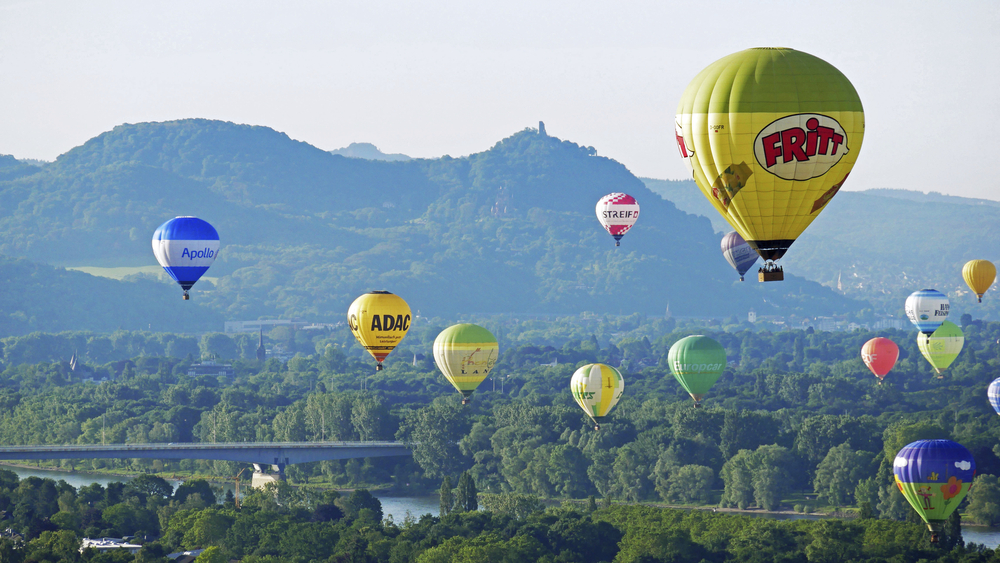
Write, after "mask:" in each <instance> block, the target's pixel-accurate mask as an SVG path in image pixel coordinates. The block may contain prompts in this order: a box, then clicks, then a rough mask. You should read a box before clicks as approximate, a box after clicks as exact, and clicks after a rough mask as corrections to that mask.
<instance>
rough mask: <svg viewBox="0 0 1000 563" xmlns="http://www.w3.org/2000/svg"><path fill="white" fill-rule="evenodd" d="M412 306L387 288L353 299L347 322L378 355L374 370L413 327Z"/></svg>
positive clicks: (370, 351)
mask: <svg viewBox="0 0 1000 563" xmlns="http://www.w3.org/2000/svg"><path fill="white" fill-rule="evenodd" d="M410 321H411V317H410V306H409V305H407V304H406V301H403V298H402V297H400V296H398V295H395V294H392V293H389V292H388V291H371V292H368V293H366V294H364V295H362V296H361V297H358V298H357V299H355V300H354V303H351V307H350V308H349V309H348V310H347V324H348V326H350V327H351V332H352V333H354V338H357V339H358V342H360V343H361V345H362V346H364V348H365V350H367V351H368V353H369V354H371V355H372V357H373V358H375V361H376V362H378V364H377V365H376V366H375V371H379V370H381V369H382V362H383V361H384V360H385V357H386V356H388V355H389V353H391V352H392V351H393V349H395V348H396V345H398V344H399V341H400V340H402V339H403V337H404V336H406V331H408V330H410Z"/></svg>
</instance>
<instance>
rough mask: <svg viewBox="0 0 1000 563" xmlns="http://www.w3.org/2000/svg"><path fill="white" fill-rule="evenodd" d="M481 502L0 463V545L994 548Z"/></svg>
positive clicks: (831, 524) (832, 526) (862, 528)
mask: <svg viewBox="0 0 1000 563" xmlns="http://www.w3.org/2000/svg"><path fill="white" fill-rule="evenodd" d="M487 496H492V497H496V498H493V499H491V504H490V506H489V507H487V508H486V509H485V510H484V511H476V510H467V509H466V508H465V507H463V506H456V509H455V510H454V511H452V512H450V513H449V514H447V515H446V516H441V517H435V516H432V515H430V514H427V515H423V516H420V517H419V519H418V518H415V517H412V516H410V515H407V516H406V517H405V518H404V519H403V520H402V521H401V522H395V521H394V520H393V519H385V520H383V518H382V516H383V514H382V508H381V504H380V503H379V501H378V499H375V498H374V497H372V495H371V494H370V493H368V492H367V491H365V490H355V491H354V492H352V493H350V494H349V495H346V496H341V495H340V494H338V493H336V492H333V491H329V492H325V493H321V494H315V493H311V492H310V491H309V489H303V488H299V489H296V488H293V487H290V486H289V485H287V484H285V483H273V484H270V485H267V486H266V487H265V488H262V489H256V490H252V491H251V492H249V493H248V494H247V495H246V496H245V497H243V499H242V502H241V504H240V506H239V507H237V506H236V504H235V502H234V499H233V497H232V495H231V494H229V495H227V496H226V498H225V499H224V501H223V502H222V503H221V504H216V502H215V500H216V499H215V498H214V493H213V492H212V490H211V488H210V487H209V486H208V485H207V484H206V483H205V482H204V481H189V482H186V483H184V484H183V485H181V486H180V487H178V489H177V490H176V491H174V490H173V487H172V486H171V485H170V484H169V483H167V482H166V481H164V480H162V479H160V478H158V477H152V476H149V475H144V476H141V477H139V478H137V479H134V480H132V481H130V482H128V483H126V484H122V483H111V484H110V485H108V487H102V486H101V485H97V484H95V485H91V486H88V487H83V488H81V489H79V490H76V489H74V488H73V487H70V486H68V485H66V483H65V482H64V481H59V482H55V481H52V480H51V479H39V478H37V477H29V478H27V479H24V480H22V481H18V479H17V477H16V475H14V474H13V473H11V472H9V471H0V504H2V505H3V506H5V507H7V509H8V510H9V511H11V512H12V514H13V516H12V523H13V525H14V526H16V527H18V528H20V529H24V530H27V533H26V534H25V536H24V537H23V538H6V537H5V538H2V539H0V558H2V560H3V561H10V562H15V563H21V562H48V561H51V562H57V561H58V562H75V561H94V562H117V561H123V562H124V561H139V562H145V563H152V562H157V563H160V562H166V561H168V559H166V558H165V556H166V555H167V554H169V553H176V552H179V551H182V550H193V549H204V551H203V552H202V553H201V555H200V556H199V558H198V559H199V560H200V561H206V562H209V563H214V562H225V561H230V560H238V561H242V562H244V563H271V562H278V561H282V562H295V563H299V562H302V563H305V562H309V561H326V562H365V563H368V562H371V563H376V562H386V563H403V562H409V561H414V562H417V563H436V562H470V563H472V562H475V563H484V562H485V563H491V562H497V563H500V562H510V563H520V562H522V561H546V562H558V561H577V562H581V563H598V562H611V561H614V562H616V563H633V562H635V563H639V562H643V561H674V562H681V563H684V562H691V563H700V562H718V563H722V562H733V563H737V562H763V561H810V562H827V561H829V562H837V563H848V562H853V561H869V562H871V561H918V560H919V561H928V562H930V561H947V562H953V563H980V562H982V563H986V562H989V561H997V560H998V559H1000V558H998V552H995V551H993V550H990V549H986V548H984V547H983V546H979V545H974V544H970V545H965V543H964V542H963V541H962V538H961V532H960V530H959V529H957V528H956V527H955V526H949V527H947V528H946V529H945V531H944V533H943V534H942V541H941V543H940V544H938V545H936V546H932V545H930V544H929V543H928V537H927V533H926V530H925V529H924V528H923V526H921V525H919V524H915V523H912V522H893V521H890V520H877V519H871V518H862V519H857V520H853V521H842V520H814V521H806V520H799V521H776V520H770V519H762V518H750V517H746V516H736V515H724V514H712V513H710V512H707V511H682V510H670V509H661V508H652V507H647V506H636V505H633V506H622V505H611V504H607V503H605V506H603V507H601V508H598V506H597V504H596V503H594V502H593V500H591V502H590V504H589V506H581V505H572V504H563V506H562V507H559V508H549V509H543V507H542V506H541V505H540V504H539V503H538V502H537V500H535V501H534V502H530V499H527V500H529V502H522V500H525V499H518V498H516V497H517V496H518V495H516V494H511V493H506V494H500V495H487ZM98 534H101V535H104V536H123V535H125V536H137V537H138V541H140V542H142V543H143V547H142V549H141V550H140V551H139V552H138V553H137V554H136V555H134V556H133V555H131V554H129V553H128V552H126V551H124V550H117V551H110V552H107V553H98V552H97V551H96V550H93V549H86V550H83V551H82V552H81V551H80V538H81V537H83V536H90V537H93V536H96V535H98Z"/></svg>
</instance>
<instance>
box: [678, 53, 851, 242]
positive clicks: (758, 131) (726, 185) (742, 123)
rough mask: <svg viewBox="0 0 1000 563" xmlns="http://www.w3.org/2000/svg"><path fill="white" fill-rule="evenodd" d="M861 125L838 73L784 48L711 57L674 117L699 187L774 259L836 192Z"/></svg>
mask: <svg viewBox="0 0 1000 563" xmlns="http://www.w3.org/2000/svg"><path fill="white" fill-rule="evenodd" d="M864 132H865V119H864V110H863V109H862V106H861V99H860V98H859V97H858V93H857V91H855V89H854V86H852V85H851V82H850V81H849V80H848V79H847V77H845V76H844V75H843V74H842V73H841V72H840V71H839V70H837V69H836V68H834V67H833V66H832V65H831V64H829V63H827V62H826V61H824V60H822V59H819V58H817V57H814V56H812V55H809V54H807V53H803V52H801V51H796V50H794V49H784V48H757V49H747V50H745V51H740V52H738V53H734V54H732V55H729V56H726V57H723V58H722V59H719V60H718V61H716V62H714V63H712V64H711V65H709V66H708V67H706V68H705V69H704V70H702V71H701V72H700V73H699V74H698V75H697V76H695V78H694V79H693V80H692V81H691V83H690V84H688V86H687V89H686V90H685V91H684V94H683V96H682V97H681V101H680V103H679V104H678V106H677V116H676V120H675V133H676V140H677V148H678V150H679V151H680V154H681V158H682V159H683V160H684V162H685V164H687V166H688V168H689V170H691V173H692V176H693V177H694V180H695V182H696V183H697V184H698V187H699V188H701V191H702V193H703V194H704V196H705V197H706V198H708V201H709V202H711V204H712V205H713V206H714V207H715V209H716V211H718V212H719V213H720V214H721V215H722V216H723V217H724V218H725V219H726V221H728V222H729V224H730V225H732V227H733V228H734V229H735V230H736V231H737V232H739V233H740V235H741V236H742V237H743V238H744V240H746V241H747V243H748V244H749V245H750V246H751V247H753V248H754V249H755V250H756V251H757V253H758V254H760V256H761V257H762V258H763V259H764V260H777V259H779V258H781V257H782V256H783V255H784V254H785V252H786V251H787V250H788V247H789V246H790V245H791V244H792V243H793V242H794V241H795V239H796V238H798V236H799V235H800V234H801V233H802V231H803V230H805V228H806V227H808V226H809V224H810V223H812V221H813V220H814V219H815V218H816V217H817V215H818V214H819V213H820V212H821V211H822V210H823V208H824V207H825V206H826V204H827V203H829V201H830V199H832V198H833V196H834V195H836V194H837V191H838V190H840V188H841V186H843V184H844V181H845V180H847V175H848V174H849V173H850V171H851V168H853V167H854V162H855V161H856V160H857V158H858V153H859V152H860V149H861V142H862V139H863V138H864Z"/></svg>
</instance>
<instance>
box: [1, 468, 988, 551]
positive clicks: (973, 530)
mask: <svg viewBox="0 0 1000 563" xmlns="http://www.w3.org/2000/svg"><path fill="white" fill-rule="evenodd" d="M2 467H3V468H4V469H10V470H11V471H13V472H14V473H17V476H18V477H19V478H21V479H24V478H25V477H41V478H46V479H55V480H56V481H58V480H60V479H62V480H64V481H66V482H67V483H69V484H70V485H72V486H73V487H76V488H78V489H79V488H80V487H84V486H87V485H90V484H92V483H100V484H101V485H104V486H107V484H108V483H113V482H116V481H119V482H120V481H128V480H129V479H130V478H129V477H117V476H110V475H101V474H93V473H81V472H74V473H70V472H68V471H59V470H50V469H33V468H28V467H12V466H2ZM167 481H169V482H170V484H171V485H174V486H175V487H176V486H177V485H178V484H180V483H181V481H178V480H170V479H167ZM223 489H224V490H233V484H232V483H224V484H223ZM374 494H375V496H376V497H377V498H378V499H379V501H380V502H381V503H382V513H383V515H384V516H385V517H387V518H388V517H390V516H391V517H392V519H393V521H394V522H396V523H397V524H399V523H401V522H402V521H403V520H404V519H405V518H406V516H407V513H409V515H411V516H412V517H413V518H415V519H418V520H419V519H420V516H422V515H424V514H434V515H437V513H438V510H439V501H438V497H437V495H427V496H418V497H396V496H387V495H382V494H379V493H377V492H376V493H374ZM743 514H747V515H748V516H754V517H760V518H775V519H778V520H802V519H808V520H815V519H818V518H822V517H821V516H815V515H812V514H768V513H743ZM962 537H963V538H964V539H965V541H966V542H967V543H968V542H975V543H978V544H982V545H985V546H986V547H988V548H990V549H995V548H996V547H997V546H1000V528H987V527H985V526H963V527H962Z"/></svg>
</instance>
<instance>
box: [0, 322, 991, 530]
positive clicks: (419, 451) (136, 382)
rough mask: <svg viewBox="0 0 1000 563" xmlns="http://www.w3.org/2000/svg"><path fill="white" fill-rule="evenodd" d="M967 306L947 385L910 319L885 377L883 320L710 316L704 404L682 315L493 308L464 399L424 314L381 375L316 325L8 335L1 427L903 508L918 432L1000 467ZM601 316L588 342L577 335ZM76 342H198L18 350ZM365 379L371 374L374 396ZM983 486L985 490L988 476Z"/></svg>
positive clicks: (297, 470)
mask: <svg viewBox="0 0 1000 563" xmlns="http://www.w3.org/2000/svg"><path fill="white" fill-rule="evenodd" d="M965 320H966V321H967V322H966V327H965V329H966V335H967V340H966V347H965V349H964V350H963V352H962V354H961V356H960V357H959V360H958V361H956V362H955V364H954V365H953V366H952V367H951V368H949V370H948V372H947V374H946V376H945V377H944V378H942V379H939V378H937V377H936V376H935V375H934V374H933V373H932V372H931V370H930V368H929V367H928V366H927V364H926V362H925V361H924V360H923V359H922V358H921V357H920V356H919V353H918V352H917V350H916V346H915V344H914V343H913V342H912V340H913V334H912V333H909V332H903V331H890V332H887V333H884V335H887V336H890V337H892V338H893V339H894V340H896V341H897V342H899V343H900V348H901V359H900V361H899V362H898V364H897V366H896V368H895V370H894V371H893V372H892V373H891V374H890V375H889V377H888V378H887V379H886V382H885V383H884V384H883V385H877V381H876V380H875V378H874V377H872V376H871V374H870V373H869V372H868V371H867V369H866V368H865V367H864V365H863V364H862V363H861V360H860V358H859V357H858V350H859V349H860V347H861V344H862V343H863V342H864V341H866V340H867V339H869V338H871V337H872V336H874V334H872V333H867V332H864V331H859V332H852V333H824V332H814V331H811V330H806V331H786V332H778V333H769V332H753V331H750V330H747V329H743V328H742V327H741V326H740V325H739V324H738V323H737V324H732V325H729V326H728V328H729V330H728V331H718V330H710V331H707V332H708V333H709V334H711V335H712V336H713V337H715V338H716V339H718V340H719V341H720V342H721V343H722V344H723V346H724V347H725V348H726V351H727V355H728V357H729V358H730V365H729V367H728V368H727V370H726V373H725V374H724V375H723V377H722V379H721V380H720V381H719V383H718V384H717V385H716V386H715V387H714V388H713V390H712V392H711V393H710V395H709V398H708V400H707V401H706V405H707V406H706V408H703V409H697V410H696V409H693V408H691V402H690V399H689V398H687V397H686V396H685V394H684V393H683V391H682V390H681V389H680V387H679V386H678V385H677V384H676V382H675V381H674V380H673V378H672V377H671V375H670V372H669V369H668V367H667V366H666V362H665V358H666V352H667V350H668V349H669V347H670V345H671V344H672V343H673V342H675V341H677V340H678V339H680V338H682V337H683V336H685V335H686V334H689V333H691V332H692V330H691V329H690V328H685V329H678V328H677V327H676V323H675V322H674V321H673V320H671V319H666V320H665V319H653V320H649V319H643V318H641V317H639V316H632V317H617V318H612V319H608V322H607V323H605V322H603V321H601V320H600V319H595V320H594V322H593V323H591V322H589V321H586V320H585V319H580V320H579V322H578V323H576V325H575V326H574V327H573V328H570V329H567V328H566V326H567V323H566V322H565V320H563V321H562V322H543V321H514V320H510V319H507V320H505V319H503V318H494V319H492V320H489V321H488V322H486V323H484V324H487V325H488V326H489V325H490V323H492V326H491V328H492V330H494V332H495V333H496V334H498V336H500V338H501V341H502V342H504V343H506V346H505V350H504V351H503V353H502V354H501V357H500V361H499V362H498V363H497V365H496V367H495V369H494V371H493V374H494V379H493V380H487V381H486V382H484V384H483V385H482V386H481V388H480V390H479V391H477V393H476V395H475V396H474V400H473V403H472V404H471V405H469V406H467V407H462V406H460V405H459V404H458V401H457V395H455V394H454V392H453V390H452V389H451V388H450V386H448V384H447V383H445V382H444V380H443V378H442V377H441V376H440V375H439V374H438V373H437V371H436V369H435V368H434V366H433V363H432V360H431V359H430V358H429V357H427V356H426V355H425V356H423V357H422V358H421V357H420V356H417V355H416V351H417V350H423V351H424V352H426V351H428V349H427V348H425V347H428V346H429V342H430V341H431V340H432V338H433V335H435V334H436V333H437V331H438V330H439V328H438V327H437V326H436V322H437V321H434V320H430V319H429V320H427V321H426V324H425V325H423V326H420V325H418V327H417V328H415V329H414V331H413V333H412V334H411V336H408V339H410V338H412V340H411V341H407V342H408V344H410V346H411V347H410V348H401V349H398V350H397V351H396V352H395V353H394V354H395V359H394V360H393V361H390V362H388V364H387V368H386V370H384V371H383V372H380V373H379V374H378V375H373V374H374V372H373V370H372V362H371V361H370V359H366V358H364V357H362V355H361V352H360V351H359V348H358V347H357V346H356V345H348V344H347V341H346V340H344V337H345V335H343V334H341V333H342V332H346V331H337V332H334V333H331V334H319V335H316V336H313V337H311V338H310V336H309V333H307V332H304V331H292V330H289V329H287V328H282V329H280V330H279V329H275V331H272V335H273V338H271V339H269V343H270V344H271V345H273V346H277V345H278V344H281V345H282V346H286V347H288V349H289V350H292V351H295V350H297V351H298V352H297V353H296V355H295V356H294V357H292V359H290V360H289V361H287V362H281V361H279V360H277V359H269V360H268V361H267V362H264V363H263V364H261V363H258V362H257V361H256V360H248V359H238V360H234V361H233V364H234V368H235V371H236V377H235V378H234V379H233V380H226V379H224V378H219V377H214V376H213V377H209V376H200V377H193V376H188V375H187V371H188V368H189V365H190V364H191V362H192V361H194V358H195V357H212V356H220V355H221V357H227V356H228V357H233V356H249V355H250V354H252V352H253V349H254V347H255V344H256V342H254V339H253V338H251V336H252V335H239V336H237V337H235V338H231V337H229V336H226V335H220V334H214V335H213V334H210V335H206V336H205V337H203V338H202V339H201V340H200V341H198V340H195V339H194V338H191V337H183V336H174V335H154V334H148V333H126V332H121V333H116V334H114V335H110V336H101V335H89V336H88V335H83V334H80V333H68V334H62V335H44V334H35V335H29V336H27V337H22V338H16V339H5V340H4V341H3V343H4V356H5V358H7V360H8V361H9V362H10V363H9V364H8V365H7V367H6V369H5V370H4V371H3V372H2V373H0V401H2V404H3V405H4V406H5V407H6V408H4V409H3V411H2V413H0V441H2V442H3V443H7V444H41V443H83V444H85V443H101V442H102V441H103V442H128V443H137V442H178V441H181V442H183V441H205V442H212V441H215V442H223V441H270V440H277V441H285V440H288V441H300V440H356V439H361V440H367V439H393V438H398V439H403V440H407V441H411V442H413V443H415V444H416V446H415V450H414V456H413V458H412V459H391V458H382V459H373V460H366V461H362V460H351V461H347V462H322V463H314V464H304V465H299V466H293V467H291V468H290V469H289V472H288V473H289V476H290V478H291V479H292V481H293V482H296V483H305V482H313V483H326V484H330V485H337V486H359V485H376V484H392V485H393V486H394V487H396V488H398V489H400V490H404V491H405V490H411V491H412V490H424V491H427V490H436V489H437V487H438V485H439V484H440V482H441V479H442V478H444V477H445V476H450V477H452V478H457V477H458V475H459V474H460V473H462V472H464V471H469V472H470V474H471V475H472V476H473V477H474V478H475V482H476V483H477V485H478V488H479V490H480V491H483V492H487V493H501V492H512V493H519V494H533V495H537V496H540V497H563V498H583V497H586V496H588V495H595V496H600V497H609V498H616V499H622V500H630V501H666V502H671V503H684V504H705V503H713V504H714V503H721V504H722V505H728V506H736V507H740V508H745V507H748V506H758V507H764V508H769V509H773V508H777V507H782V506H784V507H789V508H790V507H792V506H795V505H799V507H800V509H801V510H812V509H816V508H817V507H822V506H830V507H837V506H848V505H854V506H859V507H860V506H867V509H868V510H871V511H872V512H873V513H874V514H877V515H880V516H886V517H891V518H903V517H905V516H906V514H907V510H908V509H907V507H906V505H905V504H904V503H903V501H902V497H901V496H900V495H899V494H898V492H896V489H895V487H894V486H893V485H892V480H891V466H890V462H891V457H892V455H894V453H895V451H896V449H898V448H899V447H900V446H902V445H904V444H906V443H908V441H912V439H917V438H931V437H949V438H952V439H954V440H956V441H959V442H961V443H963V444H964V445H965V446H966V447H968V448H969V449H970V450H971V451H972V452H973V455H974V456H975V458H976V460H977V464H978V467H979V473H980V474H982V475H1000V458H998V457H997V454H998V453H1000V452H997V451H994V445H995V444H996V443H997V442H998V438H1000V420H998V419H997V417H996V416H995V415H993V414H992V410H991V409H990V407H989V406H988V404H987V402H986V400H985V387H986V385H987V384H988V383H989V381H990V380H991V379H992V378H993V375H992V374H994V373H996V372H997V368H998V367H1000V357H998V352H1000V349H998V347H997V345H996V341H997V340H998V339H1000V324H998V323H985V324H984V323H979V322H972V321H971V320H970V319H965ZM588 329H592V330H593V332H592V333H591V334H590V335H589V336H586V337H581V338H579V339H577V338H575V337H576V336H582V334H585V333H586V332H587V331H588ZM598 335H599V336H598ZM615 335H616V336H615ZM346 337H347V338H350V337H349V335H347V336H346ZM609 338H614V344H612V343H611V340H609ZM526 340H527V341H530V342H538V343H540V344H541V345H536V344H526V343H524V342H525V341H526ZM560 341H561V342H562V344H561V345H558V344H559V342H560ZM79 342H83V343H84V344H87V347H86V350H87V352H86V354H87V356H88V357H90V356H91V355H92V354H96V352H92V350H97V349H101V350H104V353H107V354H114V353H117V354H126V353H131V354H135V353H140V352H139V351H140V350H142V351H143V352H142V353H167V354H171V355H178V356H180V355H185V354H186V356H185V358H184V359H181V358H177V357H162V356H139V357H135V358H134V359H132V360H126V361H121V360H119V361H113V362H110V363H107V364H104V365H93V366H91V367H92V368H93V370H94V375H98V376H100V377H106V378H108V381H104V382H101V383H85V382H80V380H79V378H80V376H79V375H78V374H77V373H75V372H71V371H70V369H69V365H68V363H66V362H54V363H49V362H41V363H21V364H18V363H15V362H16V361H17V359H19V358H29V357H31V356H32V355H35V354H38V353H41V352H39V351H40V350H52V349H54V348H57V347H61V348H60V349H62V350H66V351H68V350H69V349H70V345H71V344H73V343H79ZM98 343H103V344H101V345H100V346H99V345H98ZM557 345H558V346H557ZM154 348H155V351H153V352H151V350H154ZM310 349H311V353H307V352H309V350H310ZM161 350H162V351H161ZM594 361H602V362H606V363H610V364H612V365H616V366H617V365H620V366H622V370H623V372H624V375H625V378H626V388H625V389H626V391H625V398H624V399H623V400H622V402H621V403H620V405H619V406H618V408H617V409H616V411H615V412H614V414H613V416H612V419H611V421H610V422H609V423H608V424H606V425H604V427H603V428H602V430H601V431H600V432H596V433H595V432H593V431H592V430H591V429H590V424H589V423H588V421H587V419H586V417H585V416H584V415H583V413H582V412H581V411H580V410H579V409H578V407H577V406H576V405H575V404H573V403H572V400H571V398H570V396H569V393H568V392H567V390H566V386H567V382H568V380H569V377H570V375H571V374H572V372H573V371H574V370H575V368H576V367H577V366H579V365H582V364H583V363H588V362H594ZM100 377H99V378H98V379H100ZM362 382H366V383H367V385H366V387H367V388H368V390H366V391H361V387H362ZM64 463H65V464H67V465H68V464H69V463H70V462H64ZM109 465H110V466H113V467H117V468H131V469H133V470H138V471H167V472H170V471H174V472H177V471H193V472H201V473H207V474H214V475H228V476H231V475H235V474H236V472H237V471H238V467H237V466H236V464H233V463H228V462H214V463H210V462H199V461H184V462H160V461H151V460H132V461H121V460H119V461H88V462H86V464H85V466H96V467H102V466H109ZM76 466H79V464H77V465H76ZM980 488H981V489H983V490H984V493H983V494H984V495H985V494H986V492H988V491H989V490H990V487H989V486H985V487H980ZM806 495H809V496H808V498H807V497H806ZM984 498H985V497H984ZM984 502H985V501H984ZM987 512H989V511H987ZM984 514H985V513H984ZM977 518H978V519H980V520H982V519H986V520H990V519H991V518H992V516H988V515H987V516H982V515H980V516H977ZM998 519H1000V518H998Z"/></svg>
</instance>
